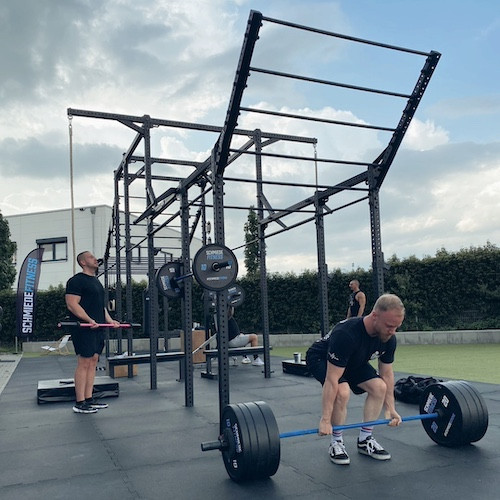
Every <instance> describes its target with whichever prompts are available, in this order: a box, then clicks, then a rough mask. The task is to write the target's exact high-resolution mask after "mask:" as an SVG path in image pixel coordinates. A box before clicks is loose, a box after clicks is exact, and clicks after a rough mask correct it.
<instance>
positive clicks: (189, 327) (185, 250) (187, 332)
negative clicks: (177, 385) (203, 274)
mask: <svg viewBox="0 0 500 500" xmlns="http://www.w3.org/2000/svg"><path fill="white" fill-rule="evenodd" d="M181 239H182V264H183V274H189V273H190V272H191V257H190V253H189V244H190V237H189V200H188V194H187V190H186V189H184V190H182V192H181ZM192 289H193V282H192V280H191V279H186V280H184V293H183V297H182V311H183V329H184V353H185V362H184V376H183V378H184V400H185V405H186V406H187V407H188V408H190V407H192V406H193V404H194V398H193V394H194V391H193V356H192V355H191V353H192V352H193V334H192V331H193V299H192V294H193V292H192Z"/></svg>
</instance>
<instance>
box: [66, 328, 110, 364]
mask: <svg viewBox="0 0 500 500" xmlns="http://www.w3.org/2000/svg"><path fill="white" fill-rule="evenodd" d="M71 340H72V341H73V347H74V348H75V353H76V354H78V355H80V356H82V358H91V357H92V356H94V354H101V353H102V351H103V349H104V332H103V330H102V328H95V329H92V328H72V332H71Z"/></svg>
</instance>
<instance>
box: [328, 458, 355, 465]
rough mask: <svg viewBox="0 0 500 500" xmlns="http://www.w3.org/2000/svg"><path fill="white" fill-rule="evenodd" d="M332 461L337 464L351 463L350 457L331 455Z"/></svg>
mask: <svg viewBox="0 0 500 500" xmlns="http://www.w3.org/2000/svg"><path fill="white" fill-rule="evenodd" d="M330 461H331V462H332V463H334V464H335V465H349V464H350V463H351V459H350V458H332V457H330Z"/></svg>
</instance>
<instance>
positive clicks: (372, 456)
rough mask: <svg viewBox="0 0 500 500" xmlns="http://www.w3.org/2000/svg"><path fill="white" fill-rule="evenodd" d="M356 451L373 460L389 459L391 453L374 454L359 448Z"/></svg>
mask: <svg viewBox="0 0 500 500" xmlns="http://www.w3.org/2000/svg"><path fill="white" fill-rule="evenodd" d="M358 452H359V453H360V454H361V455H365V456H367V457H370V458H374V459H375V460H390V459H391V455H376V454H375V453H368V452H367V451H365V450H361V449H359V448H358Z"/></svg>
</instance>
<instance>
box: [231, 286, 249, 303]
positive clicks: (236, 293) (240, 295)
mask: <svg viewBox="0 0 500 500" xmlns="http://www.w3.org/2000/svg"><path fill="white" fill-rule="evenodd" d="M244 300H245V290H243V288H241V286H240V285H233V286H231V287H229V288H228V289H227V305H228V306H233V307H238V306H241V304H243V301H244Z"/></svg>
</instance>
